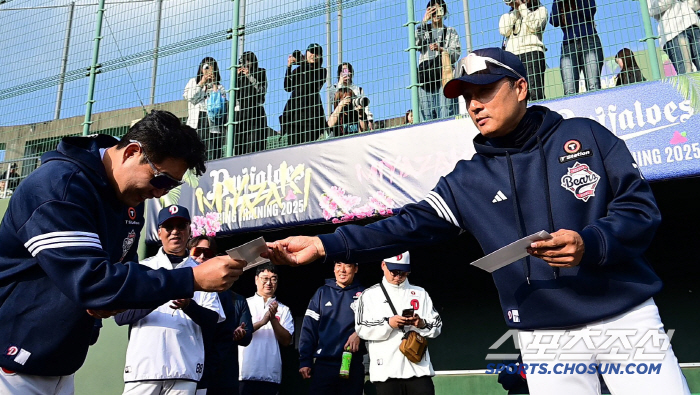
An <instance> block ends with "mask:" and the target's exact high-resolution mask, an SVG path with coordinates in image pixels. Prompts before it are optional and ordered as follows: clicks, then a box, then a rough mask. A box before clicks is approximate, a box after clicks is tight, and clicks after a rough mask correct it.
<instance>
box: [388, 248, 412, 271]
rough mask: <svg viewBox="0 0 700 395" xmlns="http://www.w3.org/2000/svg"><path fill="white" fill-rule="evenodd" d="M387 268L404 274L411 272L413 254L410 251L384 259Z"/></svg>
mask: <svg viewBox="0 0 700 395" xmlns="http://www.w3.org/2000/svg"><path fill="white" fill-rule="evenodd" d="M384 263H386V268H387V269H389V270H401V271H403V272H410V271H411V254H409V253H408V251H406V252H404V253H403V254H399V255H396V256H392V257H389V258H386V259H384Z"/></svg>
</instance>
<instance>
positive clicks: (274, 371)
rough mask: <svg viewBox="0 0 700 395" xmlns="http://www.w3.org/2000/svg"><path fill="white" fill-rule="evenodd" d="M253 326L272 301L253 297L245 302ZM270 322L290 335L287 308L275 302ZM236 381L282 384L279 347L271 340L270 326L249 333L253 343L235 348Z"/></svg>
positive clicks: (291, 321)
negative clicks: (273, 322) (251, 335)
mask: <svg viewBox="0 0 700 395" xmlns="http://www.w3.org/2000/svg"><path fill="white" fill-rule="evenodd" d="M246 301H247V302H248V308H250V315H251V316H252V317H253V323H255V322H258V321H260V320H262V318H263V316H264V315H265V313H267V311H268V309H269V306H270V303H271V302H273V301H275V299H274V298H270V299H268V300H267V303H266V302H265V300H264V299H263V297H262V296H260V295H258V294H257V293H256V294H255V295H253V296H251V297H250V298H248V299H246ZM272 319H277V320H278V321H279V322H280V324H282V327H283V328H284V329H286V330H287V332H289V334H290V335H294V320H293V319H292V314H291V312H290V311H289V307H287V306H285V305H283V304H282V303H280V302H279V301H277V314H275V317H274V318H272ZM238 370H239V372H240V376H239V380H255V381H267V382H270V383H278V384H279V383H281V382H282V356H281V355H280V346H279V344H278V343H277V338H276V337H275V331H274V329H272V324H271V323H269V322H268V323H267V324H265V325H264V326H261V327H260V329H258V330H257V331H255V332H254V333H253V339H252V340H251V341H250V344H249V345H248V346H247V347H240V346H239V347H238Z"/></svg>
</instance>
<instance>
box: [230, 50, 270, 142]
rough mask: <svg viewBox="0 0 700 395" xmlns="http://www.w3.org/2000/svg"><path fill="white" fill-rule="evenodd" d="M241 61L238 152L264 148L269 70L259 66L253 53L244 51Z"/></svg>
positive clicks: (238, 95) (237, 101)
mask: <svg viewBox="0 0 700 395" xmlns="http://www.w3.org/2000/svg"><path fill="white" fill-rule="evenodd" d="M238 63H239V67H238V70H236V74H237V79H236V84H237V88H238V92H237V93H236V107H235V111H236V112H235V115H236V117H235V120H236V122H238V124H237V125H236V141H235V143H236V145H235V147H234V148H235V153H236V155H242V154H249V153H253V152H257V151H262V150H264V149H265V138H266V137H267V136H266V132H267V114H266V113H265V107H264V104H265V93H266V92H267V73H266V71H265V69H263V68H260V67H258V58H257V56H255V54H254V53H253V52H249V51H248V52H243V55H241V58H240V60H239V61H238Z"/></svg>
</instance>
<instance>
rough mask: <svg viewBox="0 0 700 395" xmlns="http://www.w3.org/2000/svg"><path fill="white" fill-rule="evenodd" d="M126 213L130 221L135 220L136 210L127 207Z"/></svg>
mask: <svg viewBox="0 0 700 395" xmlns="http://www.w3.org/2000/svg"><path fill="white" fill-rule="evenodd" d="M126 212H127V214H129V218H130V219H131V220H135V219H136V209H135V208H133V207H129V209H128V210H126Z"/></svg>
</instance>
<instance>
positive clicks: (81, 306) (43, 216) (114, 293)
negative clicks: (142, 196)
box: [0, 135, 194, 376]
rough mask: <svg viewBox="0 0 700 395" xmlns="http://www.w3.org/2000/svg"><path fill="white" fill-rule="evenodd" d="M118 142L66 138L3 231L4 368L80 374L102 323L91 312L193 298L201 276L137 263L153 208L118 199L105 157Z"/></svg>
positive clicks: (28, 185)
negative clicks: (147, 216) (146, 217)
mask: <svg viewBox="0 0 700 395" xmlns="http://www.w3.org/2000/svg"><path fill="white" fill-rule="evenodd" d="M116 143H117V140H116V139H115V138H113V137H110V136H105V135H99V136H96V137H66V138H64V139H63V140H62V141H61V143H60V144H59V145H58V149H57V150H56V151H51V152H48V153H46V154H45V155H44V156H42V158H41V161H42V165H41V167H39V168H38V169H37V170H35V171H34V172H33V173H32V174H30V175H29V176H28V177H27V178H26V179H25V180H24V181H23V182H22V184H21V185H20V186H19V188H17V191H15V193H14V194H13V195H12V198H11V199H10V203H9V207H8V209H7V211H6V212H5V217H4V218H3V220H2V225H0V343H1V344H0V348H2V353H1V354H0V367H3V368H5V369H7V370H10V371H16V372H20V373H25V374H32V375H39V376H63V375H69V374H73V373H75V372H76V371H77V370H78V368H80V366H81V365H82V364H83V362H84V361H85V356H86V354H87V350H88V346H89V344H90V338H91V333H92V331H93V326H94V324H95V319H94V318H92V317H91V316H89V315H88V314H87V313H86V309H106V310H115V309H123V308H128V307H131V308H152V307H156V306H159V305H161V304H163V303H165V302H167V301H168V300H171V299H181V298H190V297H192V295H193V293H194V281H193V277H192V269H183V270H150V269H149V268H147V267H145V266H141V265H139V264H138V263H137V262H136V259H137V255H136V250H137V248H138V244H139V241H138V240H139V235H140V233H141V228H142V227H143V223H144V218H143V205H139V206H138V207H128V206H125V205H124V204H123V203H121V202H119V201H118V200H117V196H116V194H115V192H114V188H113V187H112V186H111V185H110V183H109V181H108V178H107V173H106V171H105V167H104V165H103V163H102V160H101V154H100V149H101V148H109V147H111V146H113V145H115V144H116Z"/></svg>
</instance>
